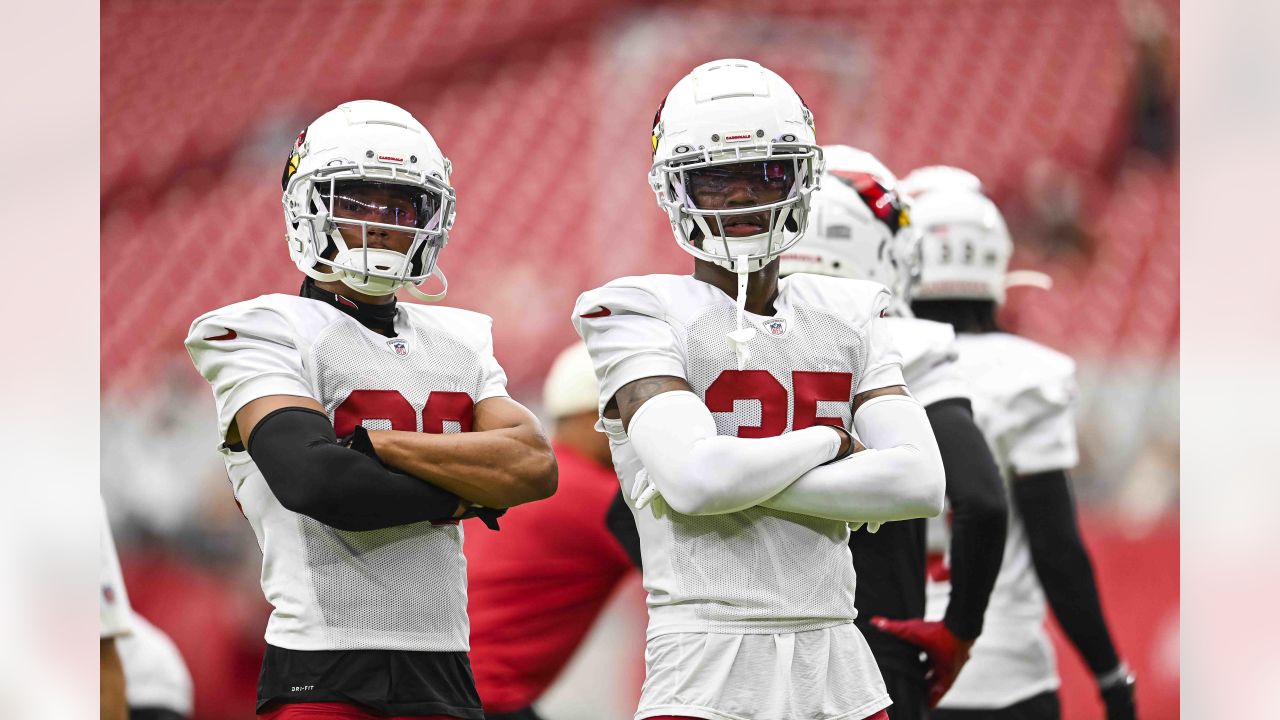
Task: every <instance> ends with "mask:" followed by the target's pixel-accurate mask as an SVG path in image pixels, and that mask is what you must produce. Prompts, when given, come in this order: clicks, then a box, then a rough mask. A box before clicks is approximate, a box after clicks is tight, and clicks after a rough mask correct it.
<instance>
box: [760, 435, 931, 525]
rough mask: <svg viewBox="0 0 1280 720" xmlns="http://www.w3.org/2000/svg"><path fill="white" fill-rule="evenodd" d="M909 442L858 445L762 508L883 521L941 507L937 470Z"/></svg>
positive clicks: (922, 514)
mask: <svg viewBox="0 0 1280 720" xmlns="http://www.w3.org/2000/svg"><path fill="white" fill-rule="evenodd" d="M934 464H935V463H934V462H933V460H932V459H931V458H930V457H929V455H928V453H926V452H923V451H921V449H920V448H917V447H913V446H905V445H904V446H901V447H893V448H885V449H879V450H871V449H868V450H863V451H862V452H859V453H855V454H854V455H852V456H850V457H847V458H845V459H844V460H841V461H840V462H837V463H832V464H830V465H824V466H822V467H818V468H814V469H813V470H810V471H809V472H807V473H805V474H804V475H802V476H800V479H798V480H796V481H795V482H794V483H792V484H791V485H789V486H787V487H786V488H785V489H784V490H782V491H781V492H779V493H778V494H777V495H774V496H773V497H771V498H768V499H766V500H763V501H761V502H760V503H759V504H760V505H761V506H763V507H767V508H772V509H774V510H782V511H785V512H793V513H799V514H801V515H810V516H813V517H822V518H827V519H829V520H843V521H845V522H886V521H890V520H910V519H912V518H920V517H932V516H934V515H937V514H938V513H939V512H941V503H940V501H939V499H938V498H939V496H940V495H941V493H942V490H941V486H942V483H943V479H942V473H941V470H940V469H938V468H935V467H934Z"/></svg>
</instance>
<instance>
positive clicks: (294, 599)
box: [187, 295, 507, 652]
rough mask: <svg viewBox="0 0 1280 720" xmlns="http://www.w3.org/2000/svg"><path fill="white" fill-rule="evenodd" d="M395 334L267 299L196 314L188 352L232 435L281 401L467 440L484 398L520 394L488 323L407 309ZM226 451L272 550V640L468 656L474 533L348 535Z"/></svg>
mask: <svg viewBox="0 0 1280 720" xmlns="http://www.w3.org/2000/svg"><path fill="white" fill-rule="evenodd" d="M395 331H396V337H394V338H388V337H384V336H382V335H379V334H377V333H375V332H373V331H371V330H369V329H367V328H365V327H364V326H362V325H361V324H360V323H358V322H357V321H356V320H355V319H354V318H352V317H350V316H348V315H346V314H344V313H342V312H340V311H339V310H338V309H336V308H334V307H332V306H330V305H328V304H326V303H323V302H320V301H317V300H311V299H308V298H303V297H296V296H291V295H264V296H262V297H259V298H257V299H254V300H249V301H246V302H241V303H236V304H234V305H229V306H227V307H225V308H222V309H221V310H215V311H214V312H211V313H208V314H206V315H203V316H201V317H200V318H198V319H196V321H195V323H193V324H192V326H191V333H190V335H189V336H188V337H187V350H188V352H190V353H191V359H192V361H194V362H195V365H196V367H197V368H198V369H199V370H200V373H201V374H202V375H204V377H205V379H206V380H208V381H209V384H210V385H212V386H213V394H214V399H215V400H216V402H217V406H218V426H219V431H220V433H221V434H222V437H224V438H226V437H227V432H228V430H229V429H230V427H231V425H232V423H233V422H234V420H235V415H236V412H237V411H238V410H240V408H242V407H244V405H245V404H246V403H248V402H250V401H251V400H254V399H256V398H260V397H264V396H267V395H297V396H303V397H310V398H313V399H315V400H316V401H317V402H319V403H320V404H321V405H322V406H324V409H325V412H326V413H327V414H328V415H329V419H330V420H332V421H333V424H334V428H335V431H336V433H337V435H338V436H339V437H342V436H344V435H347V434H350V433H351V432H352V430H354V429H355V427H356V426H357V425H364V427H366V428H368V429H370V430H378V429H395V430H407V431H420V432H435V433H439V432H465V431H468V430H470V429H471V422H472V412H473V407H474V405H475V404H476V403H478V402H480V401H481V400H484V399H486V398H491V397H495V396H505V395H506V394H507V391H506V375H505V373H504V372H503V370H502V368H501V367H500V366H499V365H498V362H497V361H496V360H495V359H494V357H493V350H492V347H493V344H492V336H491V321H490V319H489V318H488V317H487V316H484V315H480V314H477V313H473V312H468V311H466V310H458V309H455V308H447V307H439V306H426V305H415V304H410V303H400V304H399V306H398V308H397V311H396V319H395ZM220 451H221V452H222V454H223V459H224V460H225V462H226V465H227V473H228V474H229V475H230V478H231V485H232V489H233V491H234V492H235V496H236V501H237V502H238V503H239V504H240V507H241V509H242V510H243V512H244V514H245V517H247V518H248V520H249V523H250V524H251V525H252V526H253V531H254V533H255V534H256V535H257V537H258V545H259V546H260V547H261V548H262V552H263V558H262V589H263V592H264V593H265V594H266V596H267V600H268V601H269V602H270V603H271V605H272V607H273V610H272V612H271V619H270V620H269V621H268V623H267V633H266V640H267V642H268V643H270V644H271V645H275V646H277V647H282V648H287V649H290V650H350V649H381V650H424V651H437V652H440V651H462V650H467V649H468V641H467V633H468V625H467V615H466V606H467V597H466V561H465V560H464V559H463V556H462V529H461V526H460V525H458V524H456V523H441V524H439V525H436V524H432V523H429V522H422V523H413V524H410V525H401V526H398V527H393V528H387V529H385V530H371V531H367V532H348V531H344V530H338V529H336V528H333V527H330V526H328V525H325V524H323V523H321V522H319V521H317V520H314V519H312V518H310V517H307V516H304V515H300V514H297V513H294V512H291V511H289V510H286V509H285V508H284V507H283V506H281V505H280V503H279V501H277V500H276V497H275V495H274V494H272V492H271V489H270V488H269V487H268V486H267V483H266V481H265V480H264V479H263V477H262V473H261V472H260V471H259V470H258V467H257V466H256V465H255V464H254V462H253V460H252V458H250V457H249V454H248V453H247V452H245V451H244V449H243V447H242V446H240V445H238V444H235V443H232V447H228V446H226V445H224V446H223V447H221V448H220Z"/></svg>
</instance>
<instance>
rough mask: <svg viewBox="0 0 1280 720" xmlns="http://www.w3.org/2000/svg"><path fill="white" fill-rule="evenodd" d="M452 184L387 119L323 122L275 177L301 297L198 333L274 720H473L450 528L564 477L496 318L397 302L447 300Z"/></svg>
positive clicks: (384, 110)
mask: <svg viewBox="0 0 1280 720" xmlns="http://www.w3.org/2000/svg"><path fill="white" fill-rule="evenodd" d="M449 173H450V165H449V162H448V160H446V159H445V157H444V156H443V155H442V154H441V153H440V150H439V148H438V147H437V146H436V143H435V141H434V140H433V139H432V137H431V135H430V134H429V133H428V132H427V130H426V128H424V127H423V126H422V124H421V123H419V122H418V121H417V120H416V119H414V117H413V116H412V115H410V114H409V113H408V112H406V111H405V110H403V109H401V108H399V107H396V106H395V105H391V104H389V103H385V102H379V101H373V100H359V101H354V102H348V103H344V104H342V105H340V106H338V107H337V108H335V109H334V110H331V111H329V112H327V113H325V114H324V115H322V116H320V117H319V118H318V119H317V120H316V121H315V122H313V123H312V124H311V125H310V126H309V127H308V128H307V129H306V130H305V131H304V132H303V133H302V134H300V135H299V136H298V140H297V143H296V144H295V147H294V150H293V153H292V154H291V155H290V158H289V161H288V163H287V165H286V167H285V171H284V175H283V178H282V185H283V189H284V195H283V202H284V215H285V230H286V239H287V242H288V246H289V254H290V256H291V257H292V259H293V261H294V262H295V263H296V265H297V267H298V269H299V270H301V271H302V272H303V273H304V275H305V276H306V277H305V279H304V280H303V282H302V289H301V291H300V293H299V294H298V295H296V296H294V295H280V294H277V295H263V296H261V297H258V298H256V299H253V300H247V301H244V302H240V303H236V304H234V305H229V306H227V307H224V308H221V309H219V310H215V311H213V312H210V313H208V314H205V315H203V316H201V317H199V318H197V319H196V321H195V322H194V323H193V324H192V326H191V332H190V334H189V336H188V337H187V341H186V344H187V349H188V351H189V352H190V354H191V359H192V361H193V362H194V363H195V365H196V367H197V368H198V369H199V370H200V373H201V374H202V375H204V377H205V379H206V380H208V381H209V384H210V385H211V386H212V387H213V392H214V397H215V400H216V403H217V410H218V429H219V433H220V435H221V437H222V438H223V440H224V442H223V444H222V446H221V452H222V455H223V458H224V460H225V462H226V466H227V472H228V474H229V475H230V478H231V483H232V489H233V491H234V492H235V497H236V501H237V502H238V503H239V504H240V506H241V508H242V510H243V511H244V513H245V516H246V517H247V518H248V519H249V523H250V524H251V525H252V526H253V530H254V533H255V534H256V535H257V538H258V543H259V545H260V546H261V547H262V550H263V567H262V588H263V592H264V593H265V594H266V597H267V599H268V600H269V601H270V602H271V604H272V606H273V610H272V613H271V617H270V620H269V621H268V623H267V631H266V641H267V648H266V653H265V656H264V658H263V665H262V673H261V675H260V677H259V684H258V700H257V711H258V713H259V715H261V716H262V717H267V718H280V719H282V720H283V719H292V718H310V717H319V716H324V717H330V716H338V717H344V718H364V717H374V716H375V714H376V716H377V717H386V716H394V717H415V718H417V717H430V718H443V717H451V718H468V719H474V720H479V719H480V718H481V717H483V715H482V712H481V708H480V701H479V698H478V697H477V694H476V690H475V684H474V682H473V680H472V675H471V669H470V666H469V664H468V661H467V656H466V650H467V615H466V561H465V560H464V558H463V555H462V530H461V529H460V526H459V524H458V519H459V518H460V517H463V516H465V515H468V514H479V515H480V516H481V517H484V518H486V519H487V520H488V521H490V522H491V523H493V524H494V526H495V527H496V516H497V515H498V514H500V512H501V511H502V510H503V509H505V508H508V507H510V506H513V505H518V504H520V503H526V502H530V501H534V500H538V499H541V498H545V497H548V496H550V495H551V494H552V493H553V492H554V490H555V485H556V465H555V458H554V456H553V455H552V453H551V448H550V446H549V444H548V443H547V440H546V438H545V436H544V435H543V432H542V429H541V427H540V426H539V424H538V421H537V419H536V418H535V417H534V416H533V414H532V413H530V412H529V411H528V410H526V409H525V408H524V407H522V406H521V405H519V404H517V403H516V402H514V401H513V400H511V398H510V397H508V395H507V391H506V375H505V373H504V372H503V370H502V367H501V366H499V364H498V362H497V360H495V359H494V356H493V349H492V339H491V334H490V326H491V321H490V319H489V318H488V317H486V316H483V315H479V314H476V313H472V312H468V311H465V310H458V309H453V308H445V307H429V306H425V305H420V304H413V303H397V302H396V297H395V292H396V291H397V290H398V289H400V288H402V287H403V288H405V289H406V290H408V292H409V293H410V294H411V295H414V296H416V297H418V298H421V299H426V300H437V299H439V298H440V297H442V296H443V292H440V293H435V294H429V293H428V292H427V291H426V290H424V289H423V286H424V284H425V283H426V282H427V281H428V280H429V279H430V278H431V277H432V276H436V277H438V278H439V279H440V281H441V283H442V284H443V282H444V278H443V274H442V273H441V272H440V271H439V269H438V268H437V266H436V260H437V257H438V255H439V253H440V251H441V250H442V249H443V248H444V246H445V243H446V241H447V240H448V233H449V229H450V227H451V226H452V224H453V219H454V199H455V198H454V190H453V188H452V187H451V186H450V184H449ZM325 713H328V714H327V715H326V714H325Z"/></svg>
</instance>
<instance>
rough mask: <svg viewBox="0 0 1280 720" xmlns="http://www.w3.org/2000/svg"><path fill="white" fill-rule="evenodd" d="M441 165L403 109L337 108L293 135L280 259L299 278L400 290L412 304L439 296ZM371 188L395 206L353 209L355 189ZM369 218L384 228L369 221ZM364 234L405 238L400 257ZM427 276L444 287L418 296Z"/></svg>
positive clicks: (376, 105) (444, 197) (370, 103)
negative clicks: (350, 239)
mask: <svg viewBox="0 0 1280 720" xmlns="http://www.w3.org/2000/svg"><path fill="white" fill-rule="evenodd" d="M451 169H452V168H451V166H450V163H449V161H448V159H446V158H445V157H444V155H442V154H441V152H440V148H439V147H438V146H437V145H436V142H435V140H434V139H432V137H431V134H430V133H428V132H427V129H426V128H425V127H423V126H422V123H420V122H418V121H417V120H416V119H415V118H414V117H413V116H412V115H410V114H409V113H408V112H407V111H405V110H404V109H402V108H400V107H397V106H395V105H392V104H391V103H386V102H381V101H378V100H355V101H352V102H347V103H343V104H342V105H339V106H338V107H337V108H335V109H333V110H330V111H329V112H327V113H325V114H324V115H321V116H320V117H319V118H317V119H316V120H315V122H313V123H311V125H309V126H308V127H307V129H306V130H303V131H302V133H301V134H300V135H298V140H297V142H296V143H295V145H294V150H293V154H292V155H291V156H290V158H289V163H288V165H287V166H286V167H285V171H284V177H283V178H282V181H281V184H282V185H283V187H284V197H283V203H284V218H285V230H286V233H287V239H288V242H289V256H290V257H291V258H292V259H293V261H294V263H295V264H297V266H298V269H299V270H301V271H302V272H304V273H306V274H307V275H308V276H310V277H312V278H314V279H316V280H321V281H333V280H341V281H342V282H343V283H344V284H346V285H347V286H348V287H351V288H353V289H355V290H357V291H359V292H361V293H364V294H366V295H389V294H391V293H394V292H395V291H396V290H398V289H400V288H401V287H407V288H408V290H409V292H410V293H411V294H412V295H414V296H415V297H418V298H420V299H422V300H427V301H429V302H434V301H436V300H439V299H441V298H443V297H444V294H445V292H446V291H447V290H448V281H447V280H446V279H445V277H444V273H442V272H441V271H440V269H439V268H438V267H437V266H436V261H437V259H438V257H439V255H440V251H441V250H442V249H443V248H444V246H445V244H446V243H447V242H448V240H449V228H451V227H452V226H453V221H454V212H455V202H456V199H455V195H454V190H453V188H452V187H451V186H450V185H449V174H450V171H451ZM371 187H372V188H374V189H375V190H377V191H379V192H382V193H384V194H387V195H391V196H395V197H397V198H402V199H403V201H402V203H401V204H400V205H399V206H395V205H394V203H389V204H377V205H370V204H368V203H363V204H362V203H361V200H360V199H359V198H358V197H356V196H357V195H358V191H359V189H361V188H363V189H365V190H366V191H367V190H368V189H369V188H371ZM338 199H340V200H342V202H338V201H337V200H338ZM352 208H356V209H357V210H358V211H359V213H357V212H355V211H351V209H352ZM379 214H380V215H382V216H384V217H385V219H386V220H388V222H378V221H376V220H370V219H369V218H370V217H371V216H372V217H376V216H378V215H379ZM343 228H346V229H347V231H348V233H349V234H351V235H354V234H355V232H356V231H358V232H359V236H360V238H361V241H360V244H359V245H354V244H352V245H350V246H349V245H348V243H347V242H346V241H345V240H344V238H343V234H342V229H343ZM371 233H373V234H387V233H403V234H404V235H406V236H408V237H409V238H411V239H412V240H411V243H410V245H409V248H408V252H405V253H400V252H397V251H395V250H390V249H387V248H382V247H370V243H369V240H370V235H371ZM326 266H327V267H328V268H329V270H328V271H327V272H326V271H325V270H323V269H322V268H323V267H326ZM432 275H435V276H437V277H438V278H439V279H440V282H441V284H442V285H443V288H444V289H443V290H442V291H441V292H439V293H435V294H428V293H426V292H424V291H422V290H421V289H420V287H419V286H421V285H422V284H423V283H424V282H426V280H427V279H428V278H429V277H431V276H432Z"/></svg>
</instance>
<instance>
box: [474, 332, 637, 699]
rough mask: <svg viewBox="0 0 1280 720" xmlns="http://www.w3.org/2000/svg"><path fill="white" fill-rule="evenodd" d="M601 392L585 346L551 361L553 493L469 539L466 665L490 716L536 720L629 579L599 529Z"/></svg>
mask: <svg viewBox="0 0 1280 720" xmlns="http://www.w3.org/2000/svg"><path fill="white" fill-rule="evenodd" d="M598 395H599V392H598V389H597V386H596V377H595V373H594V371H593V370H592V368H591V358H590V357H589V356H588V355H587V349H586V348H585V347H583V345H582V343H580V342H578V343H574V344H573V345H572V346H570V347H568V348H566V349H565V350H564V351H563V352H561V353H560V355H559V356H558V357H557V358H556V361H555V362H554V363H553V364H552V366H551V371H550V373H548V375H547V380H546V383H545V385H544V387H543V393H542V397H543V407H544V408H545V410H546V413H547V414H548V415H549V416H551V417H552V418H553V419H554V420H555V426H554V429H553V430H552V439H551V446H552V448H553V449H554V450H555V453H556V462H557V464H558V465H559V468H560V481H559V487H558V489H557V490H556V494H555V497H553V498H551V499H549V500H547V501H545V502H540V503H538V504H537V505H535V506H533V507H530V508H529V509H528V510H525V511H523V512H521V513H520V514H519V515H518V516H516V517H512V518H509V519H504V520H503V522H502V532H501V533H498V534H492V533H490V534H488V535H480V536H476V535H473V536H471V537H470V538H468V539H467V545H466V555H467V569H468V573H469V577H468V580H469V582H468V586H467V600H468V615H469V616H470V618H471V667H472V670H473V671H474V673H475V678H476V687H477V688H478V689H479V690H480V700H481V701H482V702H483V703H484V709H485V717H486V718H487V720H537V718H538V716H537V714H536V713H535V712H534V710H533V709H532V707H531V706H532V705H533V702H534V701H535V700H537V699H538V697H539V696H541V695H542V693H543V692H544V691H545V690H546V689H547V687H548V686H550V685H551V683H552V682H553V681H554V680H555V679H556V677H557V676H558V675H559V674H560V671H561V670H563V669H564V667H565V665H566V664H567V663H568V662H569V659H570V658H571V657H572V656H573V653H574V651H575V650H576V649H577V648H578V646H579V645H581V644H582V641H583V639H584V638H585V637H586V635H587V631H589V630H590V629H591V626H592V624H593V623H594V622H595V619H596V617H597V616H599V614H600V611H601V610H602V609H604V606H605V604H606V602H607V601H608V599H609V597H610V596H611V595H612V594H613V593H614V591H615V590H617V588H618V584H619V583H620V582H622V581H623V579H624V578H628V577H633V574H634V573H633V570H632V565H631V561H630V559H629V558H628V556H627V553H626V552H625V551H624V550H623V548H622V547H621V546H620V545H619V544H618V543H617V542H616V541H615V540H614V539H613V538H612V537H611V536H610V534H609V529H608V527H607V526H606V524H605V515H606V513H607V511H608V507H609V503H610V500H611V499H612V498H613V496H614V495H616V494H617V489H618V476H617V475H615V474H614V472H613V462H612V460H611V459H610V456H609V441H608V439H607V438H605V436H604V435H602V434H600V433H598V432H596V431H595V424H596V419H597V417H598V413H597V410H596V402H597V397H598ZM627 519H628V521H630V517H628V518H627ZM632 581H633V582H638V579H636V580H632Z"/></svg>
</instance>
